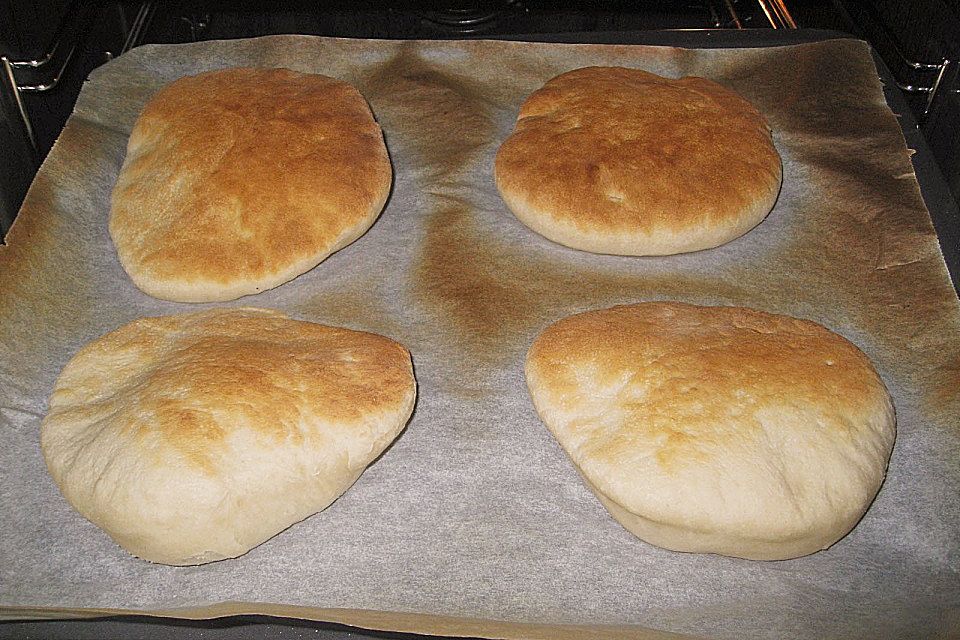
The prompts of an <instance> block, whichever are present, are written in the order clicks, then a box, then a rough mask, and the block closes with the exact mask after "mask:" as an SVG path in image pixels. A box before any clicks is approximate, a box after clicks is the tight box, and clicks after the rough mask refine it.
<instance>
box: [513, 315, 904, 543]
mask: <svg viewBox="0 0 960 640" xmlns="http://www.w3.org/2000/svg"><path fill="white" fill-rule="evenodd" d="M526 376H527V383H528V386H529V389H530V394H531V396H532V398H533V403H534V405H535V406H536V409H537V411H538V413H539V414H540V417H541V418H542V419H543V421H544V422H545V423H546V425H547V427H548V428H549V429H550V431H551V432H552V433H553V434H554V436H556V438H557V440H558V441H559V443H560V444H561V446H562V447H563V448H564V450H565V451H566V452H567V454H568V455H569V456H570V458H571V460H572V461H573V463H574V464H575V465H576V467H577V468H578V469H579V471H580V473H581V475H582V476H583V478H584V479H585V480H586V483H587V485H588V486H589V487H590V488H591V489H592V490H593V491H594V493H595V494H596V495H597V497H598V498H599V499H600V501H601V502H602V503H603V505H604V506H605V507H606V508H607V509H608V510H609V512H610V513H611V515H613V517H614V518H616V519H617V520H618V521H619V522H620V523H621V524H622V525H623V526H624V527H626V528H627V529H628V530H629V531H631V532H633V533H634V534H635V535H637V536H638V537H640V538H641V539H643V540H646V541H647V542H650V543H652V544H655V545H657V546H660V547H664V548H667V549H674V550H678V551H694V552H707V553H717V554H722V555H729V556H738V557H742V558H751V559H756V560H779V559H785V558H793V557H797V556H802V555H806V554H810V553H813V552H815V551H818V550H820V549H825V548H827V547H829V546H830V545H832V544H833V543H834V542H836V541H837V540H839V539H840V538H842V537H843V536H844V535H846V534H847V532H849V531H850V530H851V529H852V528H853V527H854V525H855V524H856V523H857V522H858V521H859V520H860V518H861V517H862V516H863V514H864V513H865V512H866V510H867V507H868V506H869V505H870V503H871V502H872V500H873V498H874V497H875V496H876V494H877V491H878V490H879V488H880V485H881V483H882V481H883V478H884V474H885V472H886V467H887V462H888V460H889V458H890V453H891V450H892V448H893V442H894V435H895V427H894V410H893V405H892V404H891V400H890V396H889V395H888V394H887V391H886V388H885V387H884V385H883V382H882V381H881V379H880V377H879V376H878V375H877V373H876V372H875V371H874V369H873V367H872V366H871V363H870V361H869V360H868V359H867V357H866V356H865V355H864V354H863V353H861V352H860V351H859V350H858V349H857V348H856V347H855V346H854V345H852V344H851V343H850V342H848V341H847V340H845V339H844V338H842V337H840V336H838V335H836V334H835V333H832V332H830V331H828V330H827V329H825V328H823V327H821V326H820V325H818V324H815V323H813V322H809V321H805V320H797V319H794V318H790V317H786V316H781V315H771V314H768V313H762V312H760V311H754V310H751V309H745V308H737V307H696V306H691V305H686V304H678V303H645V304H637V305H632V306H622V307H614V308H612V309H605V310H601V311H590V312H587V313H581V314H578V315H574V316H570V317H568V318H565V319H563V320H561V321H559V322H557V323H556V324H554V325H552V326H550V327H549V328H547V329H546V330H545V331H544V332H543V333H542V334H541V335H540V336H539V337H538V338H537V339H536V341H535V342H534V343H533V346H532V347H531V348H530V351H529V353H528V355H527V361H526Z"/></svg>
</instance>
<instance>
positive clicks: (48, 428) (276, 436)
mask: <svg viewBox="0 0 960 640" xmlns="http://www.w3.org/2000/svg"><path fill="white" fill-rule="evenodd" d="M415 395H416V388H415V382H414V377H413V370H412V367H411V363H410V355H409V353H407V351H406V349H404V348H403V347H402V346H400V345H399V344H397V343H396V342H394V341H392V340H389V339H387V338H384V337H382V336H378V335H373V334H369V333H362V332H359V331H351V330H348V329H340V328H334V327H327V326H322V325H319V324H313V323H310V322H300V321H296V320H291V319H289V318H287V317H286V316H285V315H283V314H282V313H279V312H276V311H268V310H262V309H237V310H213V311H205V312H201V313H196V314H191V315H180V316H170V317H162V318H143V319H140V320H136V321H134V322H131V323H130V324H127V325H125V326H123V327H121V328H119V329H117V330H115V331H113V332H112V333H109V334H107V335H105V336H103V337H102V338H99V339H98V340H95V341H93V342H91V343H90V344H88V345H87V346H85V347H83V348H82V349H81V350H80V351H79V352H78V353H77V354H76V355H75V356H74V358H73V359H72V360H71V361H70V362H69V363H68V364H67V366H66V367H65V368H64V369H63V371H62V372H61V374H60V377H59V379H58V380H57V383H56V386H55V387H54V390H53V395H52V396H51V397H50V403H49V412H48V414H47V416H46V417H45V418H44V420H43V423H42V427H41V432H40V442H41V446H42V449H43V455H44V457H45V459H46V462H47V467H48V469H49V471H50V475H51V476H53V479H54V480H55V481H56V483H57V485H58V486H59V487H60V490H61V491H62V492H63V495H64V496H65V497H66V498H67V500H68V501H69V502H70V504H72V505H73V506H74V507H75V508H76V509H77V510H78V511H79V512H80V513H81V514H82V515H83V516H84V517H86V518H87V519H89V520H90V521H91V522H93V523H94V524H96V525H97V526H99V527H101V528H102V529H103V530H105V531H106V532H107V533H108V534H110V536H111V537H112V538H113V539H114V540H115V541H116V542H118V543H119V544H120V545H121V546H122V547H123V548H125V549H126V550H127V551H129V552H130V553H132V554H134V555H136V556H139V557H141V558H144V559H146V560H150V561H152V562H160V563H163V564H173V565H191V564H202V563H205V562H212V561H214V560H220V559H223V558H232V557H235V556H239V555H241V554H243V553H246V552H247V551H248V550H249V549H251V548H253V547H255V546H257V545H258V544H260V543H262V542H264V541H265V540H267V539H269V538H271V537H272V536H274V535H276V534H277V533H279V532H281V531H283V530H284V529H286V528H287V527H289V526H290V525H292V524H294V523H296V522H299V521H301V520H303V519H304V518H306V517H308V516H310V515H312V514H314V513H317V512H318V511H321V510H322V509H324V508H326V507H327V506H328V505H329V504H330V503H332V502H333V501H334V500H336V499H337V497H339V496H340V495H341V494H342V493H343V492H344V491H346V490H347V488H348V487H350V485H351V484H353V482H354V481H355V480H356V479H357V478H358V477H359V476H360V474H361V473H362V472H363V470H364V468H365V467H366V466H367V465H368V464H370V462H371V461H373V460H374V459H375V458H376V457H377V456H378V455H380V453H381V452H382V451H384V449H386V447H387V446H388V445H389V444H390V443H391V442H392V441H393V440H394V438H396V437H397V435H398V434H399V433H400V431H401V430H402V429H403V427H404V425H405V424H406V422H407V419H408V418H409V417H410V413H411V411H412V410H413V404H414V398H415Z"/></svg>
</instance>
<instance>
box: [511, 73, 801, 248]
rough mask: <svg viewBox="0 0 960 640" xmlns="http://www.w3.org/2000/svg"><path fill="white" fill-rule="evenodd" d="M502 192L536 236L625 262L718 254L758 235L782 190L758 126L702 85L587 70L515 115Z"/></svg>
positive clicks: (726, 95) (733, 100)
mask: <svg viewBox="0 0 960 640" xmlns="http://www.w3.org/2000/svg"><path fill="white" fill-rule="evenodd" d="M494 174H495V178H496V183H497V188H498V189H499V190H500V194H501V196H502V197H503V200H504V201H505V202H506V204H507V206H508V207H509V208H510V209H511V210H512V211H513V213H514V214H515V215H516V216H517V218H519V219H520V220H521V221H522V222H523V223H524V224H526V225H527V226H528V227H530V228H531V229H533V230H534V231H536V232H537V233H539V234H541V235H543V236H545V237H547V238H549V239H550V240H553V241H554V242H558V243H560V244H562V245H566V246H568V247H573V248H574V249H582V250H584V251H592V252H595V253H609V254H617V255H629V256H645V255H667V254H674V253H682V252H686V251H697V250H699V249H707V248H710V247H716V246H718V245H721V244H723V243H725V242H729V241H730V240H733V239H734V238H737V237H739V236H741V235H743V234H744V233H746V232H747V231H749V230H750V229H752V228H753V227H754V226H756V225H757V224H758V223H759V222H760V221H761V220H763V218H764V217H765V216H766V215H767V214H768V213H769V212H770V210H771V209H772V208H773V205H774V203H775V202H776V199H777V195H778V194H779V191H780V182H781V176H782V169H781V163H780V156H779V155H778V154H777V151H776V149H775V148H774V146H773V143H772V141H771V136H770V130H769V129H768V127H767V124H766V122H765V120H764V118H763V116H762V115H761V114H760V113H759V112H758V111H757V110H756V109H755V108H754V107H753V106H752V105H751V104H750V103H749V102H747V101H746V100H744V99H743V98H741V97H740V96H739V95H737V94H736V93H734V92H733V91H731V90H729V89H726V88H724V87H722V86H721V85H719V84H717V83H715V82H711V81H710V80H706V79H704V78H695V77H686V78H681V79H679V80H672V79H668V78H662V77H660V76H657V75H654V74H652V73H647V72H645V71H640V70H638V69H624V68H619V67H587V68H583V69H577V70H575V71H570V72H568V73H564V74H562V75H559V76H557V77H556V78H553V79H552V80H550V81H549V82H547V84H546V85H545V86H544V87H543V88H541V89H539V90H538V91H535V92H534V93H533V94H532V95H530V97H529V98H527V100H526V102H524V103H523V106H522V107H521V108H520V115H519V118H518V120H517V125H516V129H515V130H514V131H513V133H512V134H511V135H510V137H509V138H507V139H506V141H505V142H504V143H503V145H502V146H501V147H500V149H499V151H498V152H497V158H496V164H495V168H494Z"/></svg>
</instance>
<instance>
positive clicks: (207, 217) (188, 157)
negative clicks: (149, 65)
mask: <svg viewBox="0 0 960 640" xmlns="http://www.w3.org/2000/svg"><path fill="white" fill-rule="evenodd" d="M391 178H392V169H391V166H390V160H389V158H388V156H387V150H386V147H385V145H384V142H383V135H382V132H381V131H380V127H379V126H378V125H377V123H376V122H375V121H374V119H373V115H372V113H371V112H370V108H369V107H368V106H367V103H366V101H365V100H364V99H363V96H361V95H360V93H359V92H358V91H357V90H356V89H355V88H354V87H352V86H351V85H349V84H347V83H345V82H341V81H339V80H335V79H333V78H328V77H326V76H322V75H316V74H303V73H297V72H294V71H290V70H287V69H247V68H237V69H226V70H221V71H213V72H208V73H202V74H199V75H196V76H188V77H185V78H181V79H179V80H177V81H175V82H173V83H171V84H170V85H167V86H166V87H164V88H163V89H162V90H161V91H160V92H159V93H157V95H156V96H154V97H153V99H152V100H151V101H150V102H149V103H148V104H147V106H146V107H145V108H144V110H143V112H142V113H141V114H140V117H139V119H138V120H137V123H136V125H135V126H134V129H133V132H132V133H131V135H130V141H129V144H128V147H127V156H126V159H125V160H124V164H123V168H122V169H121V171H120V175H119V178H118V180H117V184H116V187H115V188H114V191H113V197H112V207H111V213H110V235H111V237H112V238H113V241H114V244H115V245H116V248H117V253H118V255H119V257H120V261H121V263H122V264H123V267H124V269H125V270H126V271H127V273H128V274H129V275H130V277H131V278H132V279H133V281H134V283H135V284H136V285H137V286H138V287H139V288H140V289H142V290H143V291H144V292H146V293H148V294H150V295H152V296H154V297H157V298H162V299H168V300H176V301H181V302H203V301H218V300H230V299H233V298H237V297H240V296H243V295H248V294H252V293H257V292H260V291H263V290H265V289H269V288H272V287H275V286H277V285H279V284H282V283H283V282H286V281H287V280H290V279H292V278H294V277H296V276H297V275H299V274H301V273H304V272H305V271H308V270H310V269H312V268H313V267H314V266H316V265H317V264H319V263H320V262H321V261H322V260H323V259H324V258H326V257H327V256H328V255H330V254H331V253H333V252H334V251H336V250H338V249H340V248H342V247H344V246H346V245H347V244H349V243H350V242H352V241H354V240H356V239H357V238H358V237H359V236H360V235H362V234H363V233H364V232H365V231H366V230H367V229H368V228H369V227H370V225H371V224H373V221H374V220H375V219H376V217H377V215H379V213H380V211H381V210H382V208H383V205H384V203H385V202H386V199H387V195H388V193H389V190H390V183H391Z"/></svg>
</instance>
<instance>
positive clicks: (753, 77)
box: [718, 41, 960, 414]
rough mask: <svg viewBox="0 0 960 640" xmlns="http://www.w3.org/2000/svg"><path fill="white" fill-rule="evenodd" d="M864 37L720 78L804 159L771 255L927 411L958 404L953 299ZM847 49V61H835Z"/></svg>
mask: <svg viewBox="0 0 960 640" xmlns="http://www.w3.org/2000/svg"><path fill="white" fill-rule="evenodd" d="M864 47H865V45H864V44H863V43H857V42H852V41H846V42H838V43H834V45H833V46H832V47H819V48H808V49H805V50H804V52H803V55H794V56H781V55H779V52H777V51H776V50H770V51H767V52H757V56H754V57H753V62H752V63H751V66H749V67H744V66H743V65H739V66H731V67H730V68H729V69H727V70H725V71H724V73H723V75H722V76H721V77H719V78H718V79H719V80H721V81H723V82H724V83H725V84H728V85H729V86H731V87H732V88H734V89H737V90H741V91H743V92H744V93H745V95H747V96H748V97H749V98H750V99H751V100H753V101H754V102H755V103H756V104H757V106H758V107H759V108H760V109H761V111H763V113H764V114H765V115H766V116H767V118H768V120H769V121H770V123H771V125H772V127H773V128H774V135H775V138H777V139H778V140H780V143H781V144H782V145H783V146H784V147H785V148H786V149H787V150H788V152H789V154H790V157H791V160H792V162H793V163H794V164H795V165H798V166H800V167H802V171H803V175H796V176H794V178H795V179H802V180H803V181H804V183H803V184H804V189H803V190H802V191H799V192H798V193H797V194H796V200H795V201H794V202H793V208H794V215H795V217H796V222H795V224H794V226H793V227H792V228H791V230H790V234H789V235H787V236H785V237H784V244H783V247H782V249H781V250H780V252H779V253H778V255H777V256H776V258H777V260H778V261H779V263H781V264H788V265H792V268H791V269H790V270H789V272H788V275H789V280H790V281H791V282H792V283H793V284H792V285H791V286H792V288H793V289H794V290H795V291H796V292H797V295H799V296H805V297H806V298H808V299H809V301H810V303H811V304H812V305H815V306H816V307H818V308H821V309H823V310H824V315H825V316H829V315H830V314H835V315H838V316H844V317H846V318H848V320H849V322H850V324H851V325H853V326H855V327H856V328H857V330H858V331H860V332H861V333H863V334H866V335H867V336H869V340H870V341H871V342H872V343H873V344H872V345H862V346H867V347H870V348H871V350H873V351H874V353H875V354H879V355H880V359H882V362H883V365H884V366H885V368H886V370H887V372H888V373H889V374H891V375H892V376H893V377H895V378H896V379H897V380H898V381H900V382H902V383H904V384H908V385H910V386H913V387H915V388H917V389H918V391H919V392H920V394H921V395H922V397H923V398H924V403H925V406H926V409H927V410H929V411H930V412H931V413H932V414H940V412H942V411H943V410H947V411H953V412H955V411H956V410H957V403H958V392H957V388H958V384H960V376H958V374H957V371H958V369H960V366H958V362H960V340H957V339H956V336H957V335H958V331H960V326H958V323H960V319H958V306H957V300H956V297H955V294H954V292H953V290H952V287H951V286H950V282H949V278H948V276H947V274H946V271H945V270H944V268H943V264H942V258H941V256H940V252H939V247H938V245H937V239H936V235H935V232H934V228H933V226H932V224H931V222H930V218H929V214H928V213H927V211H926V208H925V206H924V203H923V200H922V198H921V196H920V192H919V188H918V185H917V183H916V180H915V179H914V176H913V168H912V165H911V162H910V152H909V151H908V150H907V149H906V147H905V145H904V143H903V138H902V134H901V130H900V127H899V124H898V123H897V120H896V118H895V116H894V115H893V114H892V113H891V112H890V111H889V109H888V108H887V107H886V105H885V104H884V103H883V102H882V101H880V100H878V97H879V87H880V85H879V81H878V79H877V75H876V72H875V70H874V68H873V66H872V63H871V61H870V58H869V57H867V56H862V55H854V54H857V53H860V52H861V51H862V49H864ZM844 49H849V50H850V55H849V56H847V58H848V62H850V64H845V65H841V66H840V68H838V67H837V65H836V56H837V55H838V51H841V50H844ZM854 60H855V61H857V63H856V64H854V63H853V62H852V61H854ZM811 86H815V87H816V90H812V89H811ZM790 177H791V176H789V175H787V176H785V178H784V179H785V181H786V180H789V179H790ZM905 177H906V178H908V179H905ZM787 186H790V185H787ZM761 228H762V227H761ZM774 285H775V283H773V282H771V286H774ZM947 404H951V405H952V406H951V407H950V408H948V407H947Z"/></svg>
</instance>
